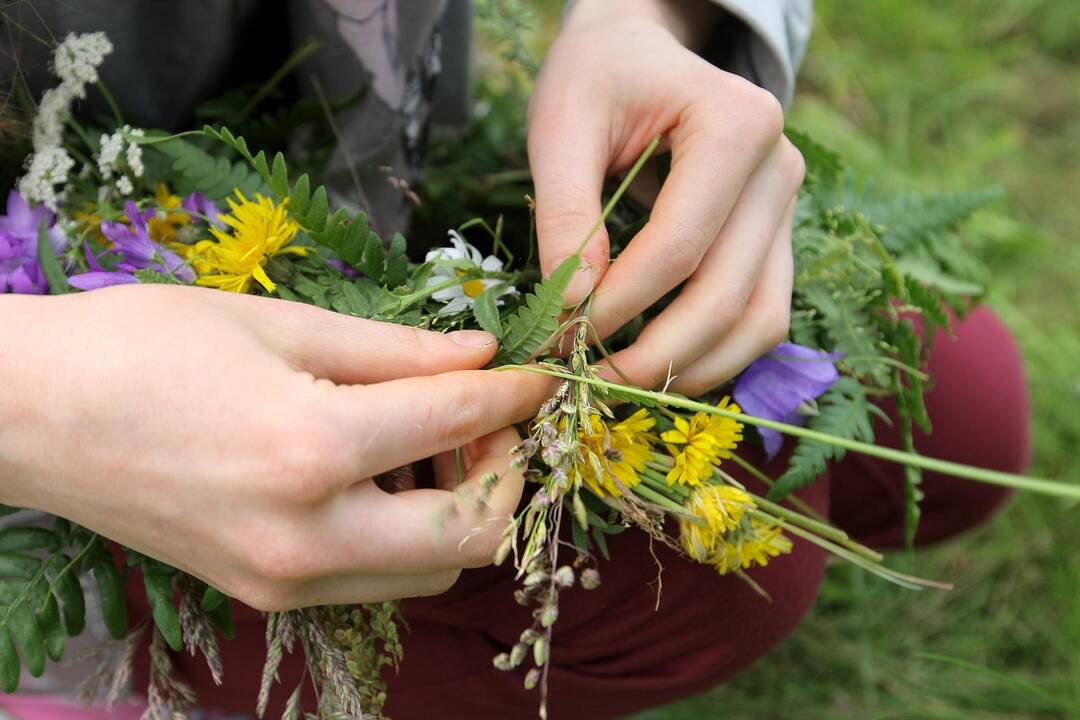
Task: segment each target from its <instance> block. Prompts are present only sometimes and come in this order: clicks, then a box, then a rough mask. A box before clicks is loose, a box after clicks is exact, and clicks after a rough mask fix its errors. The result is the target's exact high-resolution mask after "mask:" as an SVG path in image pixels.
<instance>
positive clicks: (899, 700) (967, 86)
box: [636, 0, 1080, 720]
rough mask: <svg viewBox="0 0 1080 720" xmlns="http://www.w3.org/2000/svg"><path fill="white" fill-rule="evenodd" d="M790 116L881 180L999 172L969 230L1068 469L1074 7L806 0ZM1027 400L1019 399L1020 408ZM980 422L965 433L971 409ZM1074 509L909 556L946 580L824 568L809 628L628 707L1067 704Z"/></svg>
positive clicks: (1061, 709) (1077, 310)
mask: <svg viewBox="0 0 1080 720" xmlns="http://www.w3.org/2000/svg"><path fill="white" fill-rule="evenodd" d="M815 5H816V24H815V32H814V38H813V41H812V44H811V48H810V52H809V54H808V56H807V59H806V63H805V65H804V67H803V70H802V75H801V77H800V86H799V94H798V97H797V99H796V102H795V104H794V106H793V108H792V112H791V116H790V120H791V122H792V124H793V125H794V126H796V127H799V128H800V129H802V130H805V131H806V132H808V133H809V134H810V135H812V136H813V137H815V138H816V139H817V140H819V141H820V142H822V143H825V144H826V145H830V146H831V147H833V148H834V149H836V150H838V151H839V152H840V153H841V155H843V156H844V158H845V159H846V160H847V161H848V162H849V163H850V164H851V165H853V166H854V167H856V168H858V169H860V170H862V171H864V172H867V173H869V174H871V175H874V176H876V177H877V178H878V182H879V183H880V185H881V186H882V187H884V188H891V189H896V188H912V187H914V188H919V189H926V190H960V189H970V188H973V187H983V186H986V185H987V184H1001V185H1002V186H1004V187H1005V188H1006V189H1007V191H1008V197H1007V200H1006V201H1005V202H1003V203H1001V204H999V205H998V206H996V207H995V208H993V209H991V210H985V211H983V212H981V213H980V214H979V215H978V216H977V217H976V220H975V223H974V232H972V233H971V235H972V236H973V237H980V238H983V240H982V243H983V245H982V247H981V248H980V251H981V255H982V256H983V258H984V259H985V260H986V262H987V263H988V264H989V265H990V267H991V270H992V271H993V278H994V280H993V287H992V291H991V296H990V298H989V303H990V304H991V306H993V308H994V309H995V310H996V311H997V312H998V313H999V314H1000V315H1001V316H1002V317H1003V318H1004V319H1005V321H1006V323H1007V324H1008V325H1009V326H1010V327H1011V328H1012V330H1013V331H1014V332H1015V333H1016V336H1017V339H1018V340H1019V342H1020V345H1021V347H1022V349H1023V352H1024V355H1025V358H1026V362H1027V369H1028V376H1029V379H1030V383H1031V395H1032V407H1033V414H1034V420H1035V425H1034V440H1035V460H1034V466H1033V468H1032V471H1033V472H1035V473H1036V474H1040V475H1046V476H1051V477H1058V478H1068V479H1072V480H1073V481H1075V480H1076V479H1077V476H1078V474H1080V462H1078V460H1077V453H1078V451H1080V363H1078V362H1077V358H1078V357H1080V299H1078V298H1080V296H1078V293H1077V284H1078V281H1080V243H1078V242H1077V240H1076V235H1077V231H1078V228H1080V202H1078V198H1080V196H1078V191H1080V9H1078V8H1077V5H1076V3H1075V2H1074V0H956V1H954V2H950V3H940V2H932V1H931V0H879V1H878V2H874V3H855V4H853V3H844V2H840V1H839V0H816V3H815ZM1021 411H1022V408H1017V412H1021ZM972 431H973V432H978V427H977V419H973V427H972ZM1077 511H1078V509H1077V508H1075V507H1067V506H1063V505H1062V504H1061V503H1059V502H1057V501H1050V500H1044V499H1040V498H1033V497H1020V498H1018V499H1017V500H1015V501H1014V502H1013V503H1012V505H1011V506H1010V507H1009V508H1008V509H1007V510H1005V511H1004V512H1003V513H1001V514H1000V515H999V516H998V517H997V518H996V519H995V520H994V521H993V523H991V524H990V525H988V526H987V527H985V528H982V529H980V530H978V531H976V532H974V533H971V534H969V535H967V536H965V537H963V538H959V539H957V540H954V541H952V542H950V543H948V544H946V545H944V546H942V547H939V548H935V549H933V550H927V551H921V552H920V553H918V554H917V555H916V557H915V569H916V570H917V571H918V572H919V573H920V574H922V575H924V576H929V577H936V578H942V579H948V580H950V581H952V582H954V583H956V585H957V588H956V590H954V591H952V592H947V593H934V592H929V593H928V592H924V593H907V592H903V591H898V590H896V589H895V588H892V587H888V586H885V585H883V584H882V583H880V582H877V581H875V580H873V579H870V578H866V577H864V576H863V575H862V574H861V573H860V572H859V571H857V570H855V569H853V568H849V567H844V566H836V567H833V568H832V569H830V571H829V572H828V574H827V577H826V581H825V585H824V587H823V589H822V593H821V596H820V599H819V602H818V604H817V607H816V608H815V610H814V611H813V612H812V614H811V616H810V618H809V619H808V620H807V622H806V623H805V624H804V625H803V626H802V627H801V628H800V629H799V630H798V631H797V632H796V633H795V634H794V635H793V636H792V637H791V638H790V639H789V640H788V641H786V642H785V643H784V644H783V645H782V646H781V647H780V648H779V649H778V650H776V651H775V652H773V653H772V654H771V655H769V656H768V657H766V658H765V659H764V660H762V661H761V662H759V663H757V665H755V666H754V667H753V668H752V669H751V670H749V671H748V672H747V673H745V674H744V675H742V676H740V677H738V678H736V679H735V680H734V681H732V682H730V683H728V684H727V685H725V686H724V687H722V688H718V689H717V690H715V691H713V692H711V693H707V694H705V695H703V696H701V697H698V698H695V699H693V700H689V701H686V702H683V703H680V704H677V705H673V706H671V707H668V708H662V709H657V710H654V711H651V712H648V713H644V714H642V715H640V716H638V717H637V719H636V720H683V719H687V720H688V719H689V718H695V719H696V718H713V717H717V718H719V717H723V718H726V719H727V720H736V719H739V718H747V719H749V718H787V717H799V718H802V719H803V720H814V719H818V718H820V719H822V720H824V719H826V718H828V719H830V720H831V719H833V718H860V719H861V718H918V719H920V720H921V719H924V718H927V719H928V718H940V719H946V718H948V719H955V720H961V719H962V720H969V719H979V718H994V719H999V718H1077V717H1080V556H1078V554H1077V553H1076V552H1075V548H1077V547H1080V528H1078V524H1077V523H1076V521H1075V516H1076V512H1077Z"/></svg>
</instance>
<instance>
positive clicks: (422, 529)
mask: <svg viewBox="0 0 1080 720" xmlns="http://www.w3.org/2000/svg"><path fill="white" fill-rule="evenodd" d="M519 440H520V436H519V435H518V433H517V431H516V430H514V428H512V427H504V428H501V429H500V430H497V431H495V432H493V433H491V434H489V435H486V436H484V437H482V438H480V439H478V440H476V441H474V442H473V443H470V444H469V445H468V446H467V447H466V448H464V449H463V450H464V460H465V476H464V479H463V481H462V482H461V483H460V484H456V483H454V482H453V481H454V478H455V476H456V468H455V469H451V473H450V475H449V477H446V476H444V477H442V478H441V479H440V480H439V483H440V484H442V485H453V489H452V490H432V489H422V490H410V491H407V492H402V493H397V494H394V495H388V494H386V493H383V492H381V491H380V490H378V489H377V488H375V487H374V485H373V484H371V483H368V482H364V483H359V484H357V485H356V486H354V487H353V488H350V489H349V491H348V492H347V493H345V494H344V495H343V497H342V499H341V500H342V501H341V502H340V503H339V507H338V509H337V510H338V511H337V512H336V513H335V517H334V519H332V520H331V521H330V526H331V528H332V533H333V538H332V541H333V542H334V546H335V547H336V548H338V549H339V550H338V552H341V553H342V556H341V558H340V560H339V562H346V563H352V564H354V566H360V567H363V568H364V569H365V570H366V571H371V572H375V573H388V574H393V573H410V574H412V573H433V572H441V571H445V570H456V569H460V568H464V567H480V566H482V565H487V564H490V562H491V559H492V557H493V556H494V554H495V550H496V549H497V547H498V545H499V543H500V542H501V540H502V534H503V530H504V529H505V528H506V525H507V523H508V522H509V520H510V518H511V517H512V515H513V513H514V511H515V509H516V508H517V505H518V502H519V501H520V499H521V491H522V488H523V486H524V482H525V481H524V474H523V472H522V470H521V469H519V468H512V467H511V466H510V450H511V448H513V447H514V445H516V444H517V443H518V441H519ZM493 477H494V478H496V479H495V480H494V482H492V478H493Z"/></svg>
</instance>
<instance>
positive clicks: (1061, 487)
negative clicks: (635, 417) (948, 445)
mask: <svg viewBox="0 0 1080 720" xmlns="http://www.w3.org/2000/svg"><path fill="white" fill-rule="evenodd" d="M496 369H498V370H511V369H514V370H525V371H526V372H533V373H539V374H541V375H550V376H552V377H557V378H563V379H573V380H577V381H578V382H584V383H589V384H592V385H596V386H598V387H603V388H607V389H610V390H615V391H617V392H619V393H622V394H623V395H626V396H629V397H635V398H641V399H642V400H648V401H649V402H653V403H664V404H667V405H671V406H673V407H678V408H682V409H684V410H692V411H694V412H703V413H708V414H710V415H719V416H720V417H726V418H730V419H732V420H738V421H739V422H742V423H746V424H748V425H756V426H758V427H765V428H770V429H772V430H777V431H779V432H782V433H786V434H788V435H793V436H795V437H800V438H806V439H808V440H816V441H818V442H823V443H827V444H829V445H833V446H835V447H841V448H844V449H845V450H851V451H853V452H857V453H862V454H863V455H869V456H871V457H876V458H880V459H882V460H888V461H890V462H895V463H900V464H901V465H909V466H912V467H918V468H922V469H923V470H929V471H931V472H939V473H942V474H944V475H952V476H954V477H960V478H965V479H967V480H976V481H978V482H984V483H987V484H990V485H1001V486H1003V487H1010V488H1015V489H1017V490H1028V491H1031V492H1038V493H1043V494H1045V495H1052V496H1055V497H1061V498H1070V499H1074V500H1080V485H1074V484H1070V483H1062V482H1055V481H1053V480H1046V479H1044V478H1036V477H1030V476H1027V475H1017V474H1014V473H1007V472H1001V471H999V470H988V469H986V468H978V467H973V466H971V465H963V464H961V463H955V462H950V461H948V460H939V459H937V458H931V457H926V456H925V455H918V454H916V453H910V452H904V451H902V450H895V449H893V448H886V447H880V446H877V445H871V444H869V443H864V442H859V441H858V440H849V439H848V438H841V437H836V436H834V435H827V434H825V433H821V432H817V431H815V430H809V429H807V428H804V427H799V426H797V425H788V424H787V423H782V422H776V421H775V420H766V419H764V418H758V417H753V416H752V415H744V414H743V413H737V412H732V411H731V410H724V409H722V408H718V407H713V406H712V405H709V404H707V403H702V402H697V401H696V400H690V399H688V398H685V397H682V396H680V395H671V394H669V393H662V392H652V391H650V390H642V389H640V388H636V387H632V386H629V385H621V384H619V383H613V382H609V381H607V380H601V379H600V378H585V377H574V376H570V375H567V374H566V373H562V372H557V371H555V370H549V369H547V368H542V367H537V366H535V365H529V366H524V365H504V366H502V367H500V368H496Z"/></svg>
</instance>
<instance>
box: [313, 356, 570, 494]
mask: <svg viewBox="0 0 1080 720" xmlns="http://www.w3.org/2000/svg"><path fill="white" fill-rule="evenodd" d="M553 389H554V381H553V380H552V379H551V378H549V377H546V376H544V375H538V374H536V373H531V372H528V371H525V370H472V371H459V372H452V373H444V374H441V375H435V376H431V377H416V378H406V379H401V380H391V381H389V382H385V383H379V384H376V385H366V386H362V387H361V386H353V387H340V388H335V389H334V391H335V394H336V402H335V410H334V411H335V412H336V413H337V415H338V417H337V420H336V422H335V423H334V424H335V427H337V428H338V429H339V431H340V432H342V433H343V434H344V436H345V437H344V440H343V442H344V443H346V444H347V447H348V453H347V454H348V456H350V457H352V458H355V462H354V467H355V468H356V469H357V472H359V473H362V475H361V476H362V477H371V476H373V475H377V474H379V473H383V472H387V471H388V470H392V469H394V468H397V467H400V466H402V465H405V464H406V463H410V462H413V461H415V460H419V459H422V458H427V457H432V456H435V455H437V454H439V453H442V452H446V451H448V450H453V449H454V448H458V447H462V446H464V445H466V444H467V443H470V442H472V441H473V440H476V439H477V438H479V437H482V436H484V435H487V434H488V433H492V432H495V431H496V430H499V429H501V428H505V427H509V426H510V425H513V424H514V423H516V422H521V421H523V420H527V419H529V418H531V417H532V416H534V415H535V414H536V411H537V409H538V408H539V407H540V405H541V403H543V402H544V400H546V399H547V398H548V397H550V395H551V393H552V392H553ZM374 418H382V419H383V420H382V421H381V422H372V420H373V419H374ZM352 479H356V478H355V476H354V477H353V478H352Z"/></svg>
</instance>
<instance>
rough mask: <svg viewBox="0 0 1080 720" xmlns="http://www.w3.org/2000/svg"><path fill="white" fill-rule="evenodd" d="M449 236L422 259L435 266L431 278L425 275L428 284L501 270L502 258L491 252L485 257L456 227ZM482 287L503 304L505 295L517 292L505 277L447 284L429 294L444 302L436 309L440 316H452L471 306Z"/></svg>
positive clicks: (499, 303) (481, 292)
mask: <svg viewBox="0 0 1080 720" xmlns="http://www.w3.org/2000/svg"><path fill="white" fill-rule="evenodd" d="M449 235H450V247H446V248H438V249H437V250H432V251H431V252H429V253H428V254H427V256H426V257H425V258H424V261H425V262H429V263H432V264H433V265H434V266H435V268H434V270H433V271H432V273H431V277H430V278H428V283H427V284H428V287H431V286H433V285H444V284H447V283H448V281H451V280H454V279H455V278H461V277H465V276H466V275H468V274H469V272H470V271H472V270H483V271H485V272H489V273H493V272H501V271H502V269H503V262H502V260H500V259H499V258H497V257H495V256H494V255H488V256H487V257H484V255H483V254H482V253H481V252H480V251H479V250H477V249H476V248H475V247H474V246H473V245H471V244H469V243H468V242H466V241H465V239H464V238H463V237H461V235H460V234H459V233H458V232H457V231H456V230H450V231H449ZM485 290H490V291H491V292H492V293H494V295H495V304H496V305H502V304H503V300H502V298H504V297H507V296H513V295H517V290H516V289H515V288H514V286H513V285H511V284H510V283H508V282H506V281H505V280H499V279H497V278H486V277H485V278H473V279H472V280H466V281H464V282H461V283H458V284H450V286H449V287H445V288H443V289H442V290H438V291H436V292H434V293H432V295H431V297H432V299H433V300H437V301H439V302H442V303H445V305H443V307H442V308H440V309H439V314H440V315H455V314H457V313H460V312H464V311H465V310H468V309H469V308H471V307H472V306H473V304H474V303H475V302H476V298H478V297H480V295H481V294H483V292H484V291H485Z"/></svg>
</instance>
